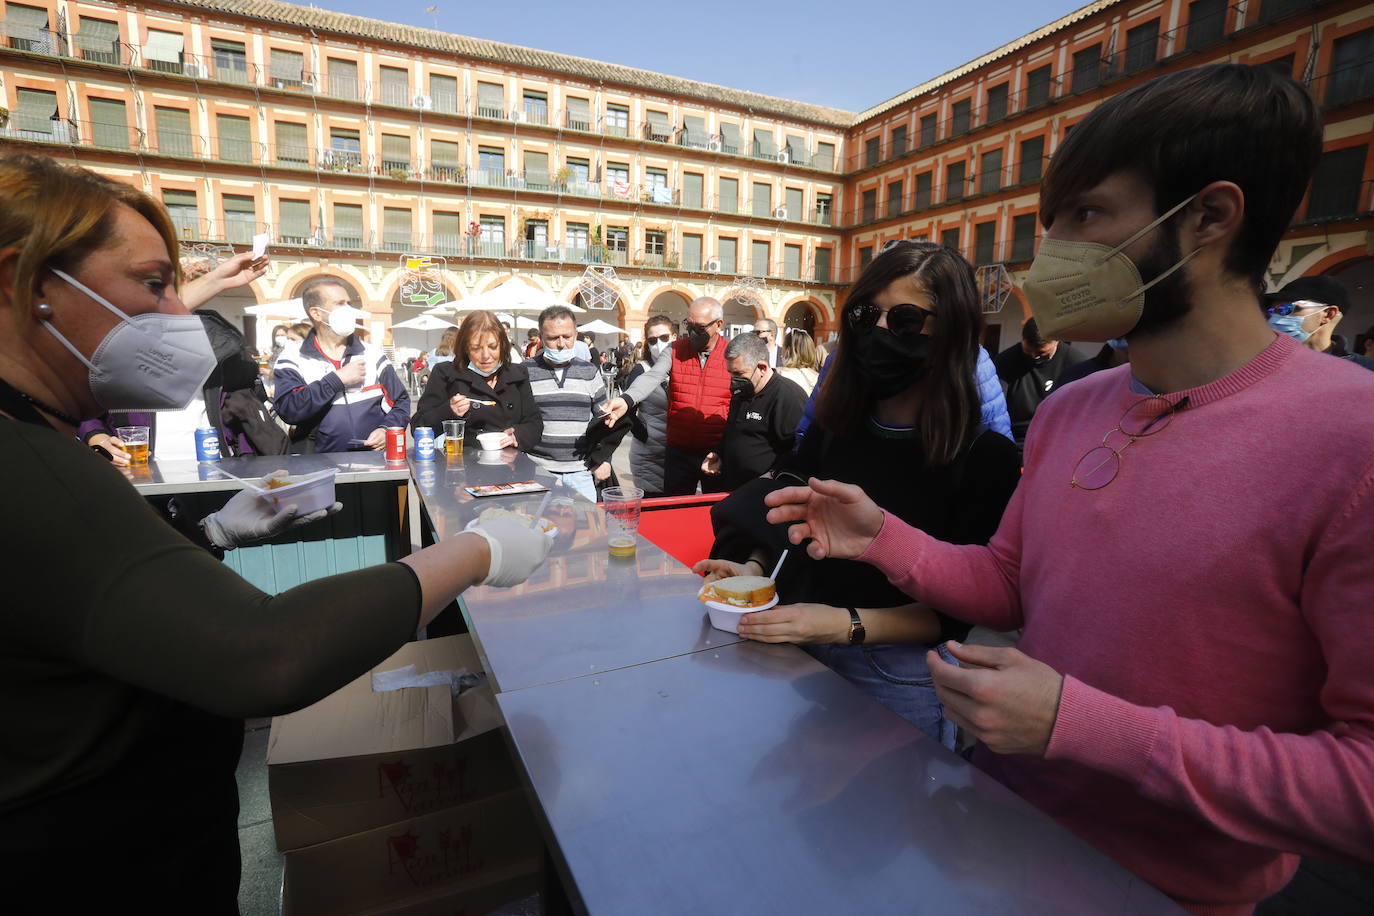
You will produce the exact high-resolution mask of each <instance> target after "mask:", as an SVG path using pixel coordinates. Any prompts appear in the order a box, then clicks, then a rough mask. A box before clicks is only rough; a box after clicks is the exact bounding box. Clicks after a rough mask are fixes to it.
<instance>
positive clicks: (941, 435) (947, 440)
mask: <svg viewBox="0 0 1374 916" xmlns="http://www.w3.org/2000/svg"><path fill="white" fill-rule="evenodd" d="M907 276H914V277H915V278H916V281H917V282H918V283H919V284H920V285H921V287H922V288H923V289H924V290H925V291H926V292H927V293H928V294H929V295H930V299H931V303H932V304H933V305H934V306H935V322H934V326H933V329H932V333H931V338H930V368H929V371H928V372H927V374H926V376H925V378H924V379H923V380H921V381H920V382H919V383H917V384H919V385H920V386H921V397H920V400H919V402H918V404H917V408H916V432H917V435H918V436H919V437H920V443H921V449H922V451H923V452H924V454H925V459H926V464H927V466H929V467H942V466H944V465H947V464H949V463H950V462H951V461H953V460H954V458H955V456H956V455H958V454H959V449H960V448H961V447H962V446H963V444H964V440H965V439H967V438H968V436H969V434H970V433H971V432H972V431H973V429H974V427H976V426H977V425H978V415H979V400H978V387H977V384H976V382H975V380H974V372H975V370H976V368H977V365H978V340H979V338H980V337H981V335H982V333H983V312H982V309H981V307H980V305H979V299H978V288H977V286H976V285H975V284H974V281H973V268H972V267H970V266H969V263H968V261H965V260H964V258H963V256H962V255H960V254H959V252H957V251H955V250H954V249H952V248H946V247H944V246H943V245H937V244H935V243H933V242H900V243H898V244H896V245H893V246H892V247H891V248H889V249H887V250H886V251H884V252H883V253H882V254H880V255H878V256H877V257H876V258H874V259H873V260H872V261H871V262H870V263H869V265H868V266H867V267H865V268H864V271H863V273H862V274H860V275H859V279H858V280H856V281H854V285H853V286H852V287H850V290H849V295H848V297H847V298H846V300H845V307H844V312H843V313H842V315H841V318H840V340H839V347H838V350H837V352H836V353H835V361H834V362H833V363H832V364H831V366H830V372H829V373H828V374H827V375H826V377H825V382H824V384H823V385H822V386H821V389H820V393H819V395H818V396H817V399H816V421H817V422H818V423H820V424H821V426H823V427H824V428H825V429H826V430H828V431H829V432H830V433H831V434H833V435H836V436H845V435H854V434H855V433H857V432H859V431H860V430H862V429H863V428H864V425H865V424H866V423H867V422H868V420H869V417H871V416H872V415H873V408H874V406H875V405H876V404H877V398H876V397H875V396H874V394H873V392H872V391H871V389H870V386H869V383H868V379H867V377H866V376H865V375H864V373H863V371H862V369H861V368H860V367H859V365H858V360H857V357H856V356H855V345H856V342H857V333H858V332H856V330H855V328H854V325H853V324H852V322H851V321H850V320H849V315H850V313H851V312H852V310H854V309H855V308H856V307H857V306H860V305H862V304H864V303H867V302H869V301H871V300H872V299H873V297H875V296H877V295H878V294H880V293H881V292H882V291H883V290H884V289H886V288H887V287H888V285H889V284H891V283H892V282H893V281H894V280H897V279H899V278H901V277H907Z"/></svg>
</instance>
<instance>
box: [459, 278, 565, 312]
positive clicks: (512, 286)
mask: <svg viewBox="0 0 1374 916" xmlns="http://www.w3.org/2000/svg"><path fill="white" fill-rule="evenodd" d="M551 305H566V306H567V307H568V308H569V309H570V310H571V311H573V312H584V311H586V310H585V309H583V308H581V307H579V306H576V305H572V304H570V303H567V302H563V301H562V300H560V299H557V298H555V297H554V295H553V294H552V293H546V292H544V291H543V290H541V289H539V288H538V287H536V286H532V285H530V284H529V283H526V282H525V281H524V280H522V279H520V278H519V277H511V278H510V279H509V280H507V281H506V282H505V283H502V284H501V285H500V286H497V287H495V288H494V289H489V290H487V291H486V292H484V293H479V294H478V295H476V296H469V297H468V298H466V299H455V300H453V301H452V302H445V303H444V304H443V305H441V306H439V308H445V309H453V310H454V311H455V312H475V311H479V310H482V309H486V310H487V311H492V312H542V311H543V310H544V309H546V308H548V307H549V306H551Z"/></svg>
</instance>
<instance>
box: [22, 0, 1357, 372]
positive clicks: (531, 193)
mask: <svg viewBox="0 0 1374 916" xmlns="http://www.w3.org/2000/svg"><path fill="white" fill-rule="evenodd" d="M3 7H4V14H5V19H4V23H3V29H4V40H3V42H0V44H3V48H0V62H3V66H0V81H3V96H2V98H3V101H0V105H3V107H4V108H5V111H4V112H3V113H0V120H3V122H4V125H3V127H0V141H3V142H4V144H5V145H6V146H7V147H10V148H15V147H20V148H30V149H33V150H41V151H44V152H47V153H49V154H52V155H54V156H58V157H60V158H63V159H64V160H68V161H73V162H77V163H80V164H82V165H86V166H88V167H91V168H94V169H96V170H98V171H101V172H103V173H107V174H110V175H112V176H114V177H117V178H120V179H121V180H126V181H129V182H131V183H134V184H136V185H138V186H140V187H143V188H144V189H145V190H147V191H149V192H150V193H152V194H153V195H154V196H156V197H158V198H159V199H161V200H162V201H163V202H164V203H165V204H166V205H167V207H168V210H169V212H170V213H171V214H172V217H173V220H174V221H175V222H176V224H177V226H178V228H179V229H180V231H181V233H182V236H183V239H184V246H185V248H186V249H187V250H188V251H189V252H190V253H191V254H193V255H194V253H195V252H196V251H197V250H199V251H202V252H208V253H215V252H222V251H224V250H226V249H227V248H229V247H230V246H237V247H242V246H244V245H246V244H248V243H249V242H250V240H251V239H252V238H253V237H254V236H255V235H257V234H259V233H266V234H267V235H268V236H269V237H270V240H271V245H272V268H271V271H270V273H269V275H268V276H267V277H265V278H263V280H261V281H259V282H258V283H256V284H254V285H253V287H252V288H250V289H245V290H242V291H239V293H238V294H237V295H235V296H229V297H222V298H221V299H220V300H217V301H216V303H215V304H214V307H216V308H218V309H219V310H221V311H222V312H224V313H225V314H226V315H227V316H229V317H238V316H239V315H240V314H241V310H242V309H243V308H244V307H246V306H249V305H254V304H261V303H270V302H277V301H281V300H287V299H290V298H292V297H293V296H294V295H295V292H296V290H297V289H298V288H299V287H300V286H301V285H302V284H303V283H304V281H305V280H306V279H308V278H310V277H313V276H316V275H318V274H320V273H328V274H331V275H334V276H337V277H339V278H341V279H342V280H344V281H345V282H346V283H347V284H348V286H349V287H350V288H351V289H352V290H353V291H354V292H355V293H356V296H357V301H358V303H359V304H360V305H361V306H362V307H363V308H365V309H367V310H368V311H369V312H371V313H372V314H373V330H374V333H376V334H378V335H379V336H384V335H386V334H387V333H388V332H389V328H390V326H391V325H392V324H393V323H395V322H399V321H402V320H404V319H407V318H410V317H414V316H415V315H417V314H419V313H420V311H421V310H423V309H425V308H428V307H430V306H433V305H435V304H437V303H439V302H443V301H450V300H455V299H463V298H466V297H469V296H472V295H475V294H477V293H480V292H483V291H485V290H487V289H490V288H493V287H494V286H496V285H499V284H500V283H501V282H502V281H504V280H505V279H507V278H509V277H511V276H515V275H518V276H520V277H521V278H522V279H524V280H526V281H527V282H529V283H531V284H533V285H534V286H536V287H539V288H540V289H542V290H544V291H546V292H547V293H549V294H550V296H551V297H552V298H555V299H559V300H562V301H568V302H581V303H582V304H584V305H588V306H592V307H593V308H596V307H602V308H606V309H607V311H606V312H604V313H601V314H598V315H589V317H604V318H606V319H608V320H610V321H612V322H613V323H615V324H618V325H619V326H621V327H624V328H628V329H630V330H631V331H633V332H638V331H639V329H641V328H642V326H643V322H644V320H645V319H646V318H647V317H648V316H650V315H652V314H656V313H659V312H664V313H667V314H669V315H671V316H673V317H681V316H682V315H684V314H685V312H686V306H687V303H688V302H689V301H690V300H691V299H692V298H694V297H695V296H698V295H713V296H716V297H718V298H721V299H722V300H724V301H726V303H727V321H728V322H729V323H730V324H732V325H748V324H751V323H752V322H753V321H754V320H755V319H756V318H757V317H761V316H764V315H766V316H768V317H771V318H773V319H774V320H776V321H778V322H779V323H782V324H787V325H791V326H797V327H805V328H807V329H809V330H813V331H816V332H818V333H819V334H821V335H824V334H825V333H826V332H828V331H829V330H831V329H833V328H834V326H835V322H836V319H837V307H838V306H840V305H842V302H843V295H844V285H845V284H846V283H848V282H849V281H850V280H852V279H853V277H854V276H856V275H857V271H858V270H860V269H861V268H862V266H863V265H864V264H865V263H866V262H867V260H868V259H870V258H871V257H872V256H873V254H874V253H875V252H876V251H878V250H880V248H881V246H882V244H883V243H884V242H886V241H888V240H891V239H896V238H908V237H915V236H924V237H926V238H929V239H934V240H938V241H942V242H945V243H947V244H951V245H954V246H956V247H959V248H960V249H961V250H962V251H963V252H964V253H965V255H966V256H967V257H968V258H969V259H970V260H971V261H973V262H974V263H976V264H977V265H979V266H980V268H983V269H982V270H980V277H981V278H982V280H983V281H984V286H985V298H986V308H987V311H988V313H989V314H988V317H989V321H990V325H991V329H990V339H989V341H988V343H989V345H990V346H992V347H995V346H996V345H997V344H998V339H999V337H1001V336H1002V332H1003V328H1004V327H1006V326H1011V328H1012V329H1014V328H1015V326H1016V325H1017V324H1019V323H1020V321H1021V320H1022V319H1023V316H1024V308H1023V306H1022V304H1021V300H1020V297H1019V293H1018V292H1017V291H1016V290H1015V284H1016V281H1017V280H1018V278H1019V275H1020V273H1021V272H1023V271H1024V269H1025V268H1026V267H1027V266H1028V264H1029V261H1030V259H1031V257H1032V255H1033V254H1034V251H1035V247H1036V243H1037V237H1038V233H1039V226H1038V223H1037V221H1036V203H1037V197H1038V181H1039V177H1040V175H1041V173H1042V172H1043V168H1044V163H1045V161H1046V160H1047V159H1048V157H1049V156H1051V155H1053V153H1054V149H1055V147H1056V145H1057V144H1058V142H1059V141H1060V140H1062V138H1063V137H1064V136H1065V134H1066V133H1067V131H1068V130H1069V129H1071V128H1072V126H1073V125H1074V124H1075V123H1076V122H1077V121H1078V120H1080V119H1081V118H1082V117H1083V116H1084V115H1085V114H1086V113H1087V111H1089V110H1090V109H1091V108H1092V107H1093V105H1095V104H1097V103H1098V102H1099V101H1101V100H1102V99H1103V98H1105V97H1107V96H1109V95H1111V94H1113V93H1115V92H1119V91H1121V90H1122V89H1124V88H1127V87H1129V86H1132V85H1135V84H1136V83H1138V82H1140V81H1141V80H1144V79H1148V78H1150V77H1152V76H1155V75H1157V74H1159V73H1161V72H1165V71H1169V70H1174V69H1181V68H1185V67H1192V66H1197V65H1200V64H1204V63H1211V62H1215V61H1223V60H1234V61H1241V62H1245V63H1252V64H1262V65H1267V66H1274V67H1278V68H1280V69H1283V70H1284V71H1285V72H1288V73H1290V74H1292V75H1293V76H1294V77H1297V78H1300V79H1303V80H1305V81H1306V82H1307V83H1308V84H1309V85H1310V86H1311V87H1312V89H1313V92H1314V93H1315V94H1316V96H1317V98H1318V100H1319V101H1320V102H1321V103H1322V105H1323V109H1324V113H1325V115H1326V118H1327V126H1326V137H1327V143H1326V146H1327V152H1326V154H1325V155H1324V157H1323V160H1322V165H1321V167H1320V169H1319V173H1318V176H1317V179H1316V180H1315V181H1314V183H1313V188H1312V190H1311V192H1310V194H1309V197H1308V199H1307V200H1306V201H1304V204H1303V207H1302V209H1301V210H1300V211H1299V213H1298V217H1297V221H1296V222H1295V224H1294V226H1293V227H1292V229H1291V231H1290V232H1289V234H1288V236H1287V238H1286V239H1285V241H1284V243H1283V246H1282V247H1281V248H1280V250H1279V252H1278V254H1277V255H1276V257H1275V261H1274V264H1273V266H1272V273H1273V281H1274V282H1275V283H1280V282H1284V281H1286V280H1287V279H1290V278H1292V277H1294V276H1298V275H1302V274H1307V273H1314V272H1324V271H1342V270H1343V271H1344V272H1343V273H1342V276H1346V275H1347V274H1348V277H1347V279H1349V280H1350V281H1351V282H1352V284H1354V286H1355V287H1359V285H1360V283H1362V282H1363V279H1364V278H1368V279H1369V280H1371V281H1374V276H1370V274H1371V273H1374V271H1371V269H1370V267H1369V261H1370V258H1369V252H1370V250H1371V247H1374V246H1372V245H1371V242H1370V230H1371V228H1374V213H1371V211H1374V166H1372V165H1371V159H1370V156H1369V147H1370V140H1371V136H1372V135H1374V10H1371V8H1370V7H1369V6H1368V4H1361V3H1358V2H1353V0H1347V2H1312V0H1306V2H1297V0H1263V2H1261V0H1241V2H1239V3H1232V4H1227V3H1226V2H1225V0H1193V2H1188V0H1157V2H1146V3H1141V4H1136V5H1131V4H1129V3H1125V2H1121V0H1101V2H1098V3H1094V4H1091V5H1089V6H1086V7H1083V8H1082V9H1080V10H1078V11H1076V12H1074V13H1071V14H1069V15H1068V16H1065V17H1063V18H1062V19H1060V20H1058V21H1056V22H1054V23H1051V24H1050V25H1047V26H1045V27H1044V28H1042V29H1039V30H1037V31H1036V32H1034V33H1031V34H1030V35H1027V36H1024V37H1022V38H1020V39H1017V40H1016V41H1013V42H1011V43H1009V44H1007V45H1005V46H1003V47H1001V48H998V49H996V50H994V51H991V52H990V53H988V54H987V55H985V56H983V57H982V58H979V59H978V60H975V61H973V62H971V63H970V64H968V65H966V66H964V67H961V68H958V69H956V70H953V71H951V72H949V73H946V74H943V75H941V76H938V77H936V78H934V79H931V80H929V81H928V82H926V83H923V84H921V85H919V86H917V87H915V88H914V89H912V90H910V91H909V92H906V93H903V94H902V95H900V96H898V97H897V98H895V99H891V100H889V101H887V102H884V103H882V104H880V105H877V106H875V107H874V108H872V109H869V110H868V111H865V112H861V113H857V114H855V113H850V112H844V111H838V110H835V109H829V108H823V107H819V106H815V105H808V104H805V103H801V102H796V101H792V100H788V99H779V98H772V97H767V96H762V95H758V94H755V93H749V92H744V91H740V90H734V89H728V88H725V87H720V86H712V85H708V84H704V83H698V82H693V81H690V80H683V79H677V78H673V77H668V76H663V75H660V74H656V73H651V72H647V71H642V70H634V69H631V68H627V67H621V66H617V65H614V64H608V63H600V62H596V61H589V60H585V59H581V58H574V57H569V56H566V55H559V54H553V53H549V52H543V51H537V50H531V49H527V48H520V47H516V46H512V45H503V44H499V43H496V42H487V41H481V40H477V39H470V38H465V37H462V36H456V35H451V34H448V33H443V32H438V31H433V30H427V29H416V28H410V27H404V26H396V25H390V24H386V23H381V22H378V21H375V20H369V19H363V18H360V17H355V16H346V15H341V14H336V13H330V12H327V11H323V10H318V9H313V8H307V7H300V6H295V5H291V4H286V3H278V2H272V0H257V2H253V3H250V4H245V3H241V2H234V0H201V2H153V3H147V4H141V5H140V6H139V7H137V8H134V7H131V6H127V5H116V4H113V3H103V2H96V0H46V2H44V0H26V2H23V3H15V2H5V3H4V4H3ZM417 268H418V270H417ZM1353 291H1354V292H1356V296H1355V298H1356V300H1357V301H1360V298H1361V293H1360V291H1359V289H1358V288H1356V289H1353ZM1363 295H1364V301H1365V302H1367V300H1368V293H1367V292H1366V293H1365V294H1363ZM1370 308H1371V312H1370V314H1369V316H1368V320H1367V321H1364V322H1363V323H1361V322H1360V321H1359V320H1358V318H1357V319H1356V321H1355V322H1352V327H1353V325H1354V324H1361V328H1362V327H1363V324H1374V306H1371V307H1370ZM267 320H270V319H269V318H263V319H262V321H263V322H265V321H267ZM245 327H246V328H248V330H249V333H250V335H253V336H256V334H257V333H259V332H261V331H262V330H263V328H262V327H261V326H260V324H259V323H257V322H254V321H252V320H251V319H245ZM636 336H637V334H636Z"/></svg>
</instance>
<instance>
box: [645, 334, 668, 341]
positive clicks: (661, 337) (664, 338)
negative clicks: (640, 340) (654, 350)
mask: <svg viewBox="0 0 1374 916" xmlns="http://www.w3.org/2000/svg"><path fill="white" fill-rule="evenodd" d="M672 339H673V335H672V334H659V335H658V336H657V337H650V338H649V343H654V342H658V343H667V342H668V341H670V340H672Z"/></svg>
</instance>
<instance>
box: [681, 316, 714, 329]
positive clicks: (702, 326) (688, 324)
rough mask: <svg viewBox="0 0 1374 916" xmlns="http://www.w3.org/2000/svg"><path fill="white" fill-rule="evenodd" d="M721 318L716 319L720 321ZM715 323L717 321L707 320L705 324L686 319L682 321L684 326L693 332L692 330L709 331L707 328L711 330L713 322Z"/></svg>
mask: <svg viewBox="0 0 1374 916" xmlns="http://www.w3.org/2000/svg"><path fill="white" fill-rule="evenodd" d="M719 320H720V319H719V318H717V319H716V321H719ZM715 323H716V322H715V321H708V322H706V323H705V324H696V323H695V322H691V321H684V322H683V323H682V326H683V327H684V328H686V329H687V330H688V331H689V332H691V331H707V330H710V328H711V325H713V324H715Z"/></svg>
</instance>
